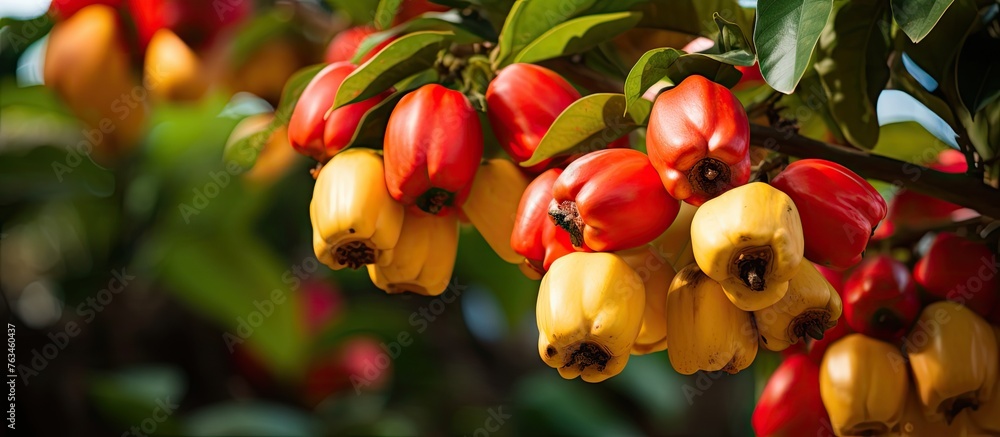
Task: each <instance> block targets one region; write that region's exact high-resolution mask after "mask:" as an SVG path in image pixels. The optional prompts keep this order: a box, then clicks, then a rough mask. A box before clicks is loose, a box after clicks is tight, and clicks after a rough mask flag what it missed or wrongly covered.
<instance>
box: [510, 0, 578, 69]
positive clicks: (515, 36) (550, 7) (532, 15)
mask: <svg viewBox="0 0 1000 437" xmlns="http://www.w3.org/2000/svg"><path fill="white" fill-rule="evenodd" d="M594 2H595V0H567V1H558V2H557V1H547V0H541V1H539V0H535V1H529V0H518V1H517V2H515V3H514V6H513V7H512V8H511V9H510V14H508V15H507V20H506V21H504V24H503V29H501V30H500V40H499V42H498V43H497V49H496V52H495V53H496V59H494V65H496V66H497V67H502V66H504V65H507V64H508V62H507V61H508V60H510V59H513V58H514V57H515V56H517V55H518V54H519V53H520V52H521V50H522V49H524V48H525V47H527V46H528V44H530V43H531V42H532V41H534V40H535V39H537V38H538V37H540V36H542V35H543V34H545V32H548V31H549V30H550V29H552V28H553V27H555V26H557V25H559V24H561V23H563V22H564V21H566V20H568V19H570V18H572V17H574V16H576V15H577V14H579V13H580V12H582V11H584V10H586V9H587V8H589V7H591V6H592V5H593V4H594Z"/></svg>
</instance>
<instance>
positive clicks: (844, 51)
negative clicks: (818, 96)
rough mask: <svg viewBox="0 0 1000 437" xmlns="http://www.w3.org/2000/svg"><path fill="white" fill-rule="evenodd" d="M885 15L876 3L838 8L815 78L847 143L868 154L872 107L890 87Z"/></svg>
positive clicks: (874, 136) (874, 131)
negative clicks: (888, 86) (817, 75)
mask: <svg viewBox="0 0 1000 437" xmlns="http://www.w3.org/2000/svg"><path fill="white" fill-rule="evenodd" d="M887 15H888V14H887V11H886V5H885V4H884V3H882V2H881V1H877V0H855V1H850V2H842V3H837V11H836V13H835V16H834V18H833V20H831V21H830V23H829V24H828V25H827V27H826V29H824V31H823V36H822V38H820V42H819V50H818V52H817V58H818V61H817V62H816V65H815V67H816V72H817V73H819V78H820V82H821V83H822V84H823V89H824V90H826V94H827V96H828V97H829V105H830V113H831V115H833V118H834V120H836V122H837V125H838V126H839V127H840V130H841V132H843V134H844V137H845V138H846V139H847V141H848V142H850V143H851V144H854V145H856V146H859V147H864V148H866V149H870V148H872V147H874V146H875V142H876V141H878V133H879V124H878V115H877V113H876V108H875V105H876V104H877V102H878V96H879V94H880V93H881V92H882V90H883V89H885V85H886V83H887V82H888V81H889V67H888V65H887V62H888V61H887V60H888V58H889V28H890V22H889V19H888V17H887ZM859 54H863V56H859Z"/></svg>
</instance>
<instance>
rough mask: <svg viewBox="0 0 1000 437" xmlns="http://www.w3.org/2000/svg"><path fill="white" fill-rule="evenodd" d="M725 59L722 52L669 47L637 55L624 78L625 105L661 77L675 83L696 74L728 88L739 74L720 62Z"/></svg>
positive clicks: (634, 100)
mask: <svg viewBox="0 0 1000 437" xmlns="http://www.w3.org/2000/svg"><path fill="white" fill-rule="evenodd" d="M730 53H731V52H730ZM750 56H751V58H752V56H753V55H750ZM728 60H730V59H728V58H727V57H726V56H725V54H723V55H708V54H702V53H684V52H683V51H680V50H677V49H673V48H662V49H653V50H650V51H648V52H646V53H645V54H643V55H642V57H641V58H639V60H638V61H637V62H636V63H635V66H633V67H632V71H630V72H629V74H628V77H627V78H626V79H625V96H626V104H627V106H628V107H629V108H631V107H632V105H633V104H635V103H636V102H638V101H640V99H641V98H642V95H643V94H644V93H645V92H646V90H648V89H649V87H651V86H653V84H655V83H656V82H658V81H660V80H662V79H666V80H667V81H668V82H670V83H671V84H678V83H680V82H681V81H683V80H684V79H685V78H686V77H688V76H691V75H695V74H697V75H700V76H705V77H707V78H709V79H711V80H713V81H715V82H718V83H720V84H722V85H724V86H727V87H731V86H733V85H735V84H736V83H737V82H739V80H740V76H741V75H740V72H739V71H738V70H736V68H734V67H733V66H732V65H730V63H727V62H724V61H728Z"/></svg>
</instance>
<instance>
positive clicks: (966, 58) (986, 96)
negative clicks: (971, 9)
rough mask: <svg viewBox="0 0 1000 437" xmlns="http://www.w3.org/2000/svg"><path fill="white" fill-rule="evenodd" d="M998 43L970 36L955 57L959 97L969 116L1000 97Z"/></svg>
mask: <svg viewBox="0 0 1000 437" xmlns="http://www.w3.org/2000/svg"><path fill="white" fill-rule="evenodd" d="M998 55H1000V41H998V40H996V39H994V38H991V37H989V36H987V35H986V34H985V33H984V32H978V33H976V34H974V35H970V36H969V38H968V39H967V40H966V41H965V45H964V46H963V47H962V53H961V54H960V55H959V56H958V61H957V63H958V68H957V74H956V76H957V80H958V95H959V97H960V98H961V99H962V105H964V106H965V109H967V110H968V111H969V113H970V114H975V113H977V112H979V111H981V110H982V109H983V108H985V107H986V105H989V104H990V103H992V102H993V101H994V100H996V99H997V97H1000V56H998Z"/></svg>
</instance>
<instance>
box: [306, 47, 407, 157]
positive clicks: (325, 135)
mask: <svg viewBox="0 0 1000 437" xmlns="http://www.w3.org/2000/svg"><path fill="white" fill-rule="evenodd" d="M356 68H357V66H355V65H353V64H350V63H347V62H341V63H337V64H330V65H327V66H326V67H324V68H323V69H322V70H320V72H319V73H316V76H315V77H313V79H312V80H311V81H310V82H309V84H308V85H306V88H305V89H304V90H303V91H302V96H301V97H300V98H299V101H298V102H296V103H295V109H294V110H293V111H292V117H291V118H290V119H289V121H288V142H289V143H291V144H292V147H293V148H294V149H295V150H296V151H298V152H299V153H301V154H303V155H305V156H308V157H311V158H313V159H315V160H317V161H319V162H327V161H329V160H330V158H332V157H333V156H334V155H336V154H337V153H339V152H340V151H341V150H343V149H344V147H346V146H347V145H348V144H350V142H351V139H352V138H353V136H354V131H355V130H356V129H357V127H358V123H359V122H360V121H361V118H362V117H363V116H364V115H365V113H366V112H368V110H370V109H371V108H372V107H374V106H375V105H377V104H378V103H379V102H381V101H382V100H384V99H385V98H386V97H388V95H389V94H390V91H386V92H384V93H382V94H380V95H377V96H375V97H372V98H370V99H367V100H363V101H360V102H357V103H352V104H350V105H346V106H342V107H340V108H337V109H335V110H333V111H332V112H330V114H329V117H327V116H326V114H327V112H328V111H330V108H331V107H333V101H334V99H335V98H336V97H337V89H338V88H340V84H341V83H343V82H344V79H345V78H347V76H348V75H350V74H351V73H352V72H354V70H355V69H356ZM324 117H326V118H324Z"/></svg>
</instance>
